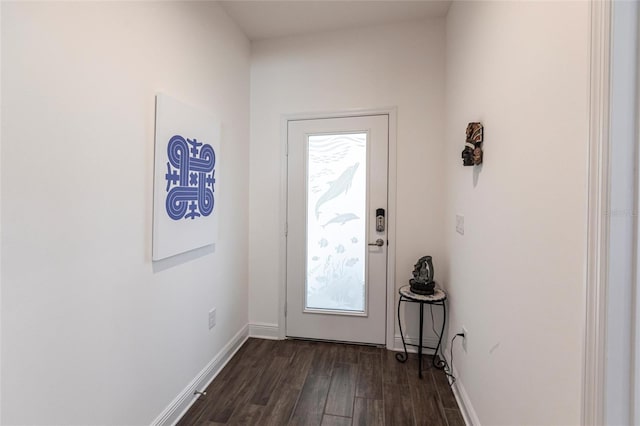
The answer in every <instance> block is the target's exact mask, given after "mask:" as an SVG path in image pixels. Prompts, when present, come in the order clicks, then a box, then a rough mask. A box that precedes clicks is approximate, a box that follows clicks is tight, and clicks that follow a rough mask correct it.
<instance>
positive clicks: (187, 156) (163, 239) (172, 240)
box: [153, 94, 220, 261]
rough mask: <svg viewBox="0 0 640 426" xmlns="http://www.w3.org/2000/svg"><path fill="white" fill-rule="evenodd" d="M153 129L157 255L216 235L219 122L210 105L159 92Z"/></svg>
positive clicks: (178, 250)
mask: <svg viewBox="0 0 640 426" xmlns="http://www.w3.org/2000/svg"><path fill="white" fill-rule="evenodd" d="M155 130H156V135H155V169H154V170H155V172H154V185H153V186H154V194H153V204H154V205H153V260H154V261H156V260H161V259H165V258H167V257H170V256H175V255H176V254H180V253H184V252H186V251H189V250H193V249H196V248H199V247H204V246H206V245H210V244H214V243H215V241H216V236H217V228H218V224H217V217H218V215H217V210H218V206H217V205H216V191H217V188H218V183H217V182H216V167H217V165H218V162H219V158H218V152H219V147H220V124H219V123H218V122H216V120H215V118H214V117H212V116H211V115H210V114H208V113H207V112H206V111H203V110H201V109H198V108H195V107H192V106H190V105H187V104H185V103H183V102H180V101H178V100H176V99H173V98H171V97H170V96H167V95H165V94H158V95H157V96H156V129H155Z"/></svg>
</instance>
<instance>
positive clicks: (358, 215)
mask: <svg viewBox="0 0 640 426" xmlns="http://www.w3.org/2000/svg"><path fill="white" fill-rule="evenodd" d="M388 142H389V116H388V115H385V114H380V115H370V116H357V117H338V118H319V119H302V120H297V119H292V120H288V121H287V150H286V153H287V216H286V226H285V230H286V231H285V232H286V233H285V235H286V240H287V250H286V256H287V259H286V265H287V266H286V270H287V274H286V303H285V309H284V316H285V328H286V331H285V332H286V335H287V336H289V337H301V338H308V339H322V340H336V341H341V342H359V343H370V344H376V345H380V344H384V343H386V334H387V333H386V329H387V326H385V324H386V319H387V312H386V304H387V298H386V294H387V292H388V289H387V251H388V246H387V244H383V245H377V244H375V243H376V241H378V240H383V241H386V240H387V235H386V231H385V230H378V229H376V220H375V214H376V210H377V209H387V198H388V193H387V186H388V185H387V180H388V174H387V170H388V169H387V165H388V153H389V143H388Z"/></svg>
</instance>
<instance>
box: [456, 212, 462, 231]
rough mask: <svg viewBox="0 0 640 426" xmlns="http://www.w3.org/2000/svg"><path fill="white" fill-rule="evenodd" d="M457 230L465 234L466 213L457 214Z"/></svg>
mask: <svg viewBox="0 0 640 426" xmlns="http://www.w3.org/2000/svg"><path fill="white" fill-rule="evenodd" d="M456 232H457V233H458V234H460V235H464V215H461V214H457V215H456Z"/></svg>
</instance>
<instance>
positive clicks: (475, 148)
mask: <svg viewBox="0 0 640 426" xmlns="http://www.w3.org/2000/svg"><path fill="white" fill-rule="evenodd" d="M483 140H484V128H483V127H482V123H469V125H467V140H466V141H465V144H464V151H462V165H464V166H477V165H478V164H482V142H483Z"/></svg>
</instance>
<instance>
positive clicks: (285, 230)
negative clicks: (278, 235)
mask: <svg viewBox="0 0 640 426" xmlns="http://www.w3.org/2000/svg"><path fill="white" fill-rule="evenodd" d="M284 236H285V237H287V236H289V222H285V223H284Z"/></svg>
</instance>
